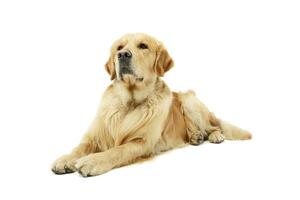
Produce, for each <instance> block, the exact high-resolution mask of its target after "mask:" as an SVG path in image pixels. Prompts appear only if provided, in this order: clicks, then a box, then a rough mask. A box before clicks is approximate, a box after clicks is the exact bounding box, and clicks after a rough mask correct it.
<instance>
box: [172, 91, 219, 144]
mask: <svg viewBox="0 0 300 200" xmlns="http://www.w3.org/2000/svg"><path fill="white" fill-rule="evenodd" d="M178 97H179V100H180V102H181V107H182V111H183V115H184V119H185V123H186V127H187V128H186V130H187V136H188V138H189V143H190V144H192V145H199V144H201V143H202V142H203V141H204V140H206V139H208V140H209V141H210V142H212V143H221V142H223V141H224V139H225V137H224V135H223V134H222V131H221V128H220V126H219V121H218V119H217V118H216V117H215V116H214V114H213V113H211V112H209V110H208V109H207V107H206V106H205V105H204V104H203V103H202V102H200V101H199V99H198V98H197V97H196V95H195V93H194V92H193V91H188V92H185V93H179V94H178Z"/></svg>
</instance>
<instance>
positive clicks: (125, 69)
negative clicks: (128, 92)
mask: <svg viewBox="0 0 300 200" xmlns="http://www.w3.org/2000/svg"><path fill="white" fill-rule="evenodd" d="M119 71H120V72H119V77H120V79H121V80H122V81H124V77H125V76H126V77H131V79H135V80H136V81H139V82H142V81H143V80H144V77H140V76H138V75H137V74H135V73H134V71H133V70H132V67H129V66H120V70H119ZM126 79H127V78H126Z"/></svg>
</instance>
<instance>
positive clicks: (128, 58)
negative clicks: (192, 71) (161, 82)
mask: <svg viewBox="0 0 300 200" xmlns="http://www.w3.org/2000/svg"><path fill="white" fill-rule="evenodd" d="M172 66H173V60H172V58H171V57H170V55H169V53H168V52H167V50H166V48H165V47H164V46H163V44H162V43H161V42H159V41H157V40H156V39H154V38H153V37H151V36H148V35H145V34H142V33H137V34H127V35H125V36H123V37H121V38H120V39H118V40H117V41H116V42H114V44H113V45H112V47H111V55H110V58H109V60H108V61H107V63H106V65H105V68H106V71H107V72H108V73H109V74H110V76H111V80H113V79H118V80H120V81H125V82H126V81H128V80H129V79H131V80H134V82H144V83H152V82H153V81H154V80H156V78H157V76H163V75H164V73H165V72H167V71H168V70H169V69H170V68H171V67H172Z"/></svg>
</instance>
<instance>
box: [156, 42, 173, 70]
mask: <svg viewBox="0 0 300 200" xmlns="http://www.w3.org/2000/svg"><path fill="white" fill-rule="evenodd" d="M173 65H174V62H173V59H172V58H171V56H170V55H169V53H168V51H167V49H166V48H165V47H164V46H163V45H162V44H160V45H159V47H158V50H157V52H156V61H155V65H154V67H155V68H154V70H155V71H156V73H157V74H158V75H159V76H164V74H165V73H166V72H167V71H168V70H169V69H171V68H172V67H173Z"/></svg>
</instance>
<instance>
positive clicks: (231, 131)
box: [220, 120, 252, 140]
mask: <svg viewBox="0 0 300 200" xmlns="http://www.w3.org/2000/svg"><path fill="white" fill-rule="evenodd" d="M220 126H221V130H222V133H223V135H224V136H225V138H226V139H227V140H248V139H251V138H252V135H251V133H249V132H248V131H246V130H243V129H241V128H239V127H236V126H234V125H232V124H230V123H228V122H225V121H223V120H220Z"/></svg>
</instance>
